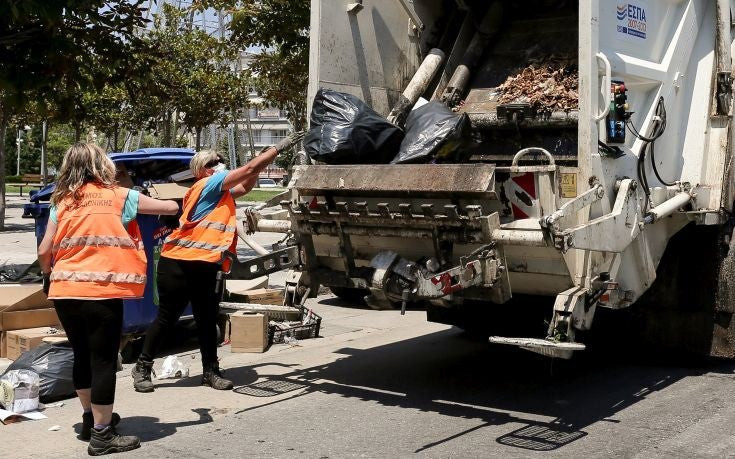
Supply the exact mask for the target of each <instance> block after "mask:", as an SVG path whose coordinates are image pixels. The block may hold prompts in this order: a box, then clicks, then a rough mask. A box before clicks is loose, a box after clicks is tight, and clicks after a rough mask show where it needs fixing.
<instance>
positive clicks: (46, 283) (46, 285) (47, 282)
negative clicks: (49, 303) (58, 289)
mask: <svg viewBox="0 0 735 459" xmlns="http://www.w3.org/2000/svg"><path fill="white" fill-rule="evenodd" d="M50 288H51V273H48V274H44V275H43V293H45V294H46V296H48V291H49V289H50Z"/></svg>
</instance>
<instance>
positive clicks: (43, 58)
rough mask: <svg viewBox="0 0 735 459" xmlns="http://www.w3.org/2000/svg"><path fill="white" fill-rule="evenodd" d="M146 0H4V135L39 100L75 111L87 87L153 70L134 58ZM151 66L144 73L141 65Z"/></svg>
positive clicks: (42, 106) (1, 150) (0, 107)
mask: <svg viewBox="0 0 735 459" xmlns="http://www.w3.org/2000/svg"><path fill="white" fill-rule="evenodd" d="M143 3H144V0H106V1H103V0H0V139H4V138H5V134H6V131H7V127H8V123H10V122H11V119H12V117H13V116H17V115H19V114H22V113H23V112H24V111H25V110H26V108H27V107H28V106H29V105H32V104H33V103H35V109H37V112H36V115H38V116H41V117H46V118H48V117H50V116H53V117H54V118H55V119H56V120H59V121H61V120H65V119H70V118H72V115H73V114H74V113H75V107H78V103H76V102H78V101H79V93H80V92H82V91H84V90H88V89H91V88H97V89H99V88H102V87H103V86H104V84H106V83H110V82H115V81H131V80H136V79H143V78H145V75H146V73H145V69H146V66H145V65H135V64H137V63H134V62H131V60H132V58H133V56H134V54H133V53H131V52H130V50H131V49H132V48H134V47H135V46H136V45H137V44H138V43H139V39H138V37H137V36H136V35H135V32H136V30H137V29H139V28H141V27H143V26H144V25H145V23H146V20H145V18H144V17H143V9H142V7H141V5H142V4H143ZM141 70H143V73H138V72H140V71H141ZM4 144H5V142H0V230H3V229H4V221H5V147H4Z"/></svg>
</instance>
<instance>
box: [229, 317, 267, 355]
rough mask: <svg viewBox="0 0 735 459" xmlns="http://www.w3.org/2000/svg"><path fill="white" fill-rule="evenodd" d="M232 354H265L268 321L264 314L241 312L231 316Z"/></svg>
mask: <svg viewBox="0 0 735 459" xmlns="http://www.w3.org/2000/svg"><path fill="white" fill-rule="evenodd" d="M230 340H231V345H232V352H265V350H266V348H267V347H268V319H267V318H266V316H264V315H263V314H253V313H249V312H245V311H239V312H236V313H234V314H232V315H231V316H230Z"/></svg>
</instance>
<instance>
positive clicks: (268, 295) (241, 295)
mask: <svg viewBox="0 0 735 459" xmlns="http://www.w3.org/2000/svg"><path fill="white" fill-rule="evenodd" d="M230 301H233V302H242V303H252V304H283V289H277V288H258V289H253V290H246V291H244V292H231V293H230Z"/></svg>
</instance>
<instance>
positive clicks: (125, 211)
mask: <svg viewBox="0 0 735 459" xmlns="http://www.w3.org/2000/svg"><path fill="white" fill-rule="evenodd" d="M51 204H52V205H51V207H50V212H49V213H50V215H49V220H48V226H47V227H46V234H45V235H44V237H43V240H42V241H41V244H40V245H39V247H38V260H39V262H40V264H41V271H42V272H43V275H44V290H45V291H46V293H47V294H48V297H49V299H51V300H53V302H54V307H55V308H56V312H57V313H58V315H59V320H60V321H61V325H62V326H63V327H64V331H65V332H66V335H67V337H68V338H69V342H70V343H71V346H72V349H73V351H74V373H73V377H74V387H75V388H76V392H77V395H78V396H79V401H80V402H81V404H82V408H83V410H84V413H83V414H82V431H81V435H80V437H81V438H82V439H83V440H90V441H89V446H88V453H89V454H90V455H93V456H97V455H102V454H109V453H116V452H123V451H129V450H131V449H135V448H138V447H139V446H140V440H139V439H138V438H137V437H133V436H122V435H119V434H118V433H117V431H116V429H115V426H116V424H117V423H118V422H119V421H120V416H118V415H117V413H113V410H112V408H113V403H114V400H115V379H116V378H115V372H116V370H117V355H118V350H119V346H120V337H121V333H122V324H123V299H128V298H141V297H142V296H143V290H144V289H145V285H146V256H145V252H144V251H143V243H142V241H141V238H140V233H139V231H138V227H137V224H136V222H135V216H136V215H137V214H138V213H141V214H160V215H174V214H176V213H177V212H178V204H176V202H174V201H159V200H157V199H153V198H150V197H148V196H145V195H142V194H140V193H139V192H137V191H135V190H129V189H127V188H122V187H120V186H117V184H116V182H115V164H114V163H113V162H112V160H110V158H109V157H108V156H107V154H105V152H104V151H102V149H101V148H100V147H98V146H97V145H94V144H89V143H76V144H74V145H73V146H72V147H71V148H69V149H68V150H67V151H66V154H65V155H64V161H63V163H62V165H61V171H60V173H59V178H58V180H57V182H56V189H55V190H54V193H53V195H52V196H51ZM52 262H53V267H52Z"/></svg>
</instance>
